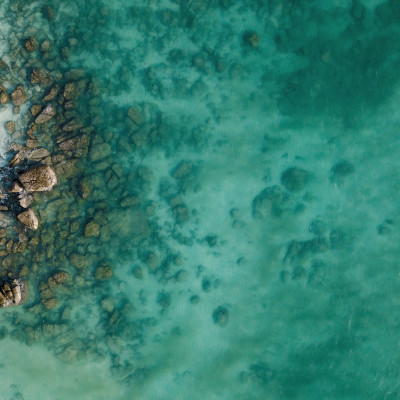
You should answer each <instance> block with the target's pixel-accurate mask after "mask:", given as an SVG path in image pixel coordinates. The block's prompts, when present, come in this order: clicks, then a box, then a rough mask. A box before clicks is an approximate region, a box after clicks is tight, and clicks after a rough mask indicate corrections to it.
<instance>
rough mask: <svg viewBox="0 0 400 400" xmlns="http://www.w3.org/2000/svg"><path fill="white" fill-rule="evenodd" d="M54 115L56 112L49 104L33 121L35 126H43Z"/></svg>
mask: <svg viewBox="0 0 400 400" xmlns="http://www.w3.org/2000/svg"><path fill="white" fill-rule="evenodd" d="M55 115H56V110H55V108H54V107H53V106H52V105H51V104H47V106H46V107H45V108H44V109H43V111H42V112H41V113H40V114H39V115H38V116H37V118H36V119H35V124H36V125H40V124H44V123H45V122H47V121H50V120H51V119H52V118H54V116H55Z"/></svg>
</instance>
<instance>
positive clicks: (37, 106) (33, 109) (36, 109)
mask: <svg viewBox="0 0 400 400" xmlns="http://www.w3.org/2000/svg"><path fill="white" fill-rule="evenodd" d="M41 109H42V106H41V105H40V104H35V105H33V106H32V107H31V110H30V111H31V115H32V117H34V116H35V115H37V114H39V113H40V111H41Z"/></svg>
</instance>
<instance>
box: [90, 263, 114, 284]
mask: <svg viewBox="0 0 400 400" xmlns="http://www.w3.org/2000/svg"><path fill="white" fill-rule="evenodd" d="M112 276H113V272H112V269H111V268H110V267H108V266H102V267H98V268H97V269H96V272H95V274H94V277H95V278H96V279H97V280H100V281H105V280H107V279H110V278H112Z"/></svg>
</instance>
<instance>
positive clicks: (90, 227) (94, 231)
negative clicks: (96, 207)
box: [85, 221, 100, 237]
mask: <svg viewBox="0 0 400 400" xmlns="http://www.w3.org/2000/svg"><path fill="white" fill-rule="evenodd" d="M99 234H100V225H99V224H96V222H94V221H91V222H89V223H88V224H86V227H85V236H86V237H92V236H99Z"/></svg>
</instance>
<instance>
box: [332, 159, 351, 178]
mask: <svg viewBox="0 0 400 400" xmlns="http://www.w3.org/2000/svg"><path fill="white" fill-rule="evenodd" d="M353 172H354V165H353V164H350V163H349V162H347V161H340V162H338V163H337V164H335V165H334V166H333V167H332V168H331V182H336V181H340V180H342V179H343V178H345V177H347V176H349V175H351V174H352V173H353Z"/></svg>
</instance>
